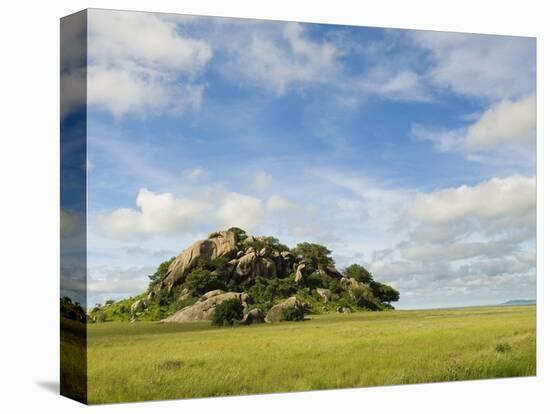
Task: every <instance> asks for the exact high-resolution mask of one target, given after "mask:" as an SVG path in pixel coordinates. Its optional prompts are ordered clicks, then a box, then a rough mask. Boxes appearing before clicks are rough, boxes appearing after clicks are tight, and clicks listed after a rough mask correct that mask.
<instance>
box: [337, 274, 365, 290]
mask: <svg viewBox="0 0 550 414" xmlns="http://www.w3.org/2000/svg"><path fill="white" fill-rule="evenodd" d="M340 286H342V288H343V289H345V290H347V291H348V292H349V291H350V290H351V289H353V288H355V287H361V286H365V285H364V284H363V283H361V282H358V281H357V279H354V278H352V277H343V278H341V279H340Z"/></svg>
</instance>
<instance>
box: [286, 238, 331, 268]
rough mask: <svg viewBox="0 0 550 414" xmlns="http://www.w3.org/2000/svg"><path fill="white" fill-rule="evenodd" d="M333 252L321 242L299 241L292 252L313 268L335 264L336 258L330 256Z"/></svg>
mask: <svg viewBox="0 0 550 414" xmlns="http://www.w3.org/2000/svg"><path fill="white" fill-rule="evenodd" d="M331 253H332V252H331V251H330V250H329V249H327V248H326V247H325V246H323V245H321V244H315V243H298V244H297V245H296V247H295V248H294V249H292V254H294V256H296V257H297V258H299V259H300V260H302V261H303V262H305V263H306V264H307V265H309V266H310V267H311V268H313V269H320V268H324V267H327V266H334V260H333V259H332V257H330V254H331Z"/></svg>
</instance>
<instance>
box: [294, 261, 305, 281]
mask: <svg viewBox="0 0 550 414" xmlns="http://www.w3.org/2000/svg"><path fill="white" fill-rule="evenodd" d="M305 270H306V265H305V264H304V263H300V264H299V265H298V267H296V276H295V277H294V281H295V282H296V283H297V284H298V285H299V284H300V283H301V282H302V280H303V279H304V271H305Z"/></svg>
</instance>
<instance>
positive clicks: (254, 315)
mask: <svg viewBox="0 0 550 414" xmlns="http://www.w3.org/2000/svg"><path fill="white" fill-rule="evenodd" d="M264 318H265V316H264V313H263V312H262V311H261V310H260V309H258V308H254V309H252V310H250V311H248V312H247V313H245V315H244V317H243V322H244V323H245V324H247V325H251V324H253V323H264V322H265V321H264Z"/></svg>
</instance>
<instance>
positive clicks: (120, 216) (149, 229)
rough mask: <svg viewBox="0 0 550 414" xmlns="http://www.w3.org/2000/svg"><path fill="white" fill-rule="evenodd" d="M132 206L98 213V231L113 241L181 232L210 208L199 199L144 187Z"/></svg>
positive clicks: (192, 227) (186, 230) (193, 223)
mask: <svg viewBox="0 0 550 414" xmlns="http://www.w3.org/2000/svg"><path fill="white" fill-rule="evenodd" d="M136 205H137V206H138V209H133V208H121V209H118V210H115V211H113V212H110V213H103V214H99V215H98V217H97V225H98V229H99V232H100V233H101V234H102V235H103V236H104V237H107V238H111V239H117V240H131V239H135V238H139V237H147V236H152V235H156V234H171V233H172V234H173V233H185V232H188V231H192V230H193V229H194V228H195V227H196V225H197V223H198V222H199V221H200V217H201V215H203V214H204V213H205V212H206V211H208V210H209V209H210V205H209V204H208V203H206V202H203V201H199V200H192V199H184V198H176V197H174V195H173V194H171V193H154V192H151V191H148V190H147V189H141V190H140V191H139V194H138V196H137V199H136Z"/></svg>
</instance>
